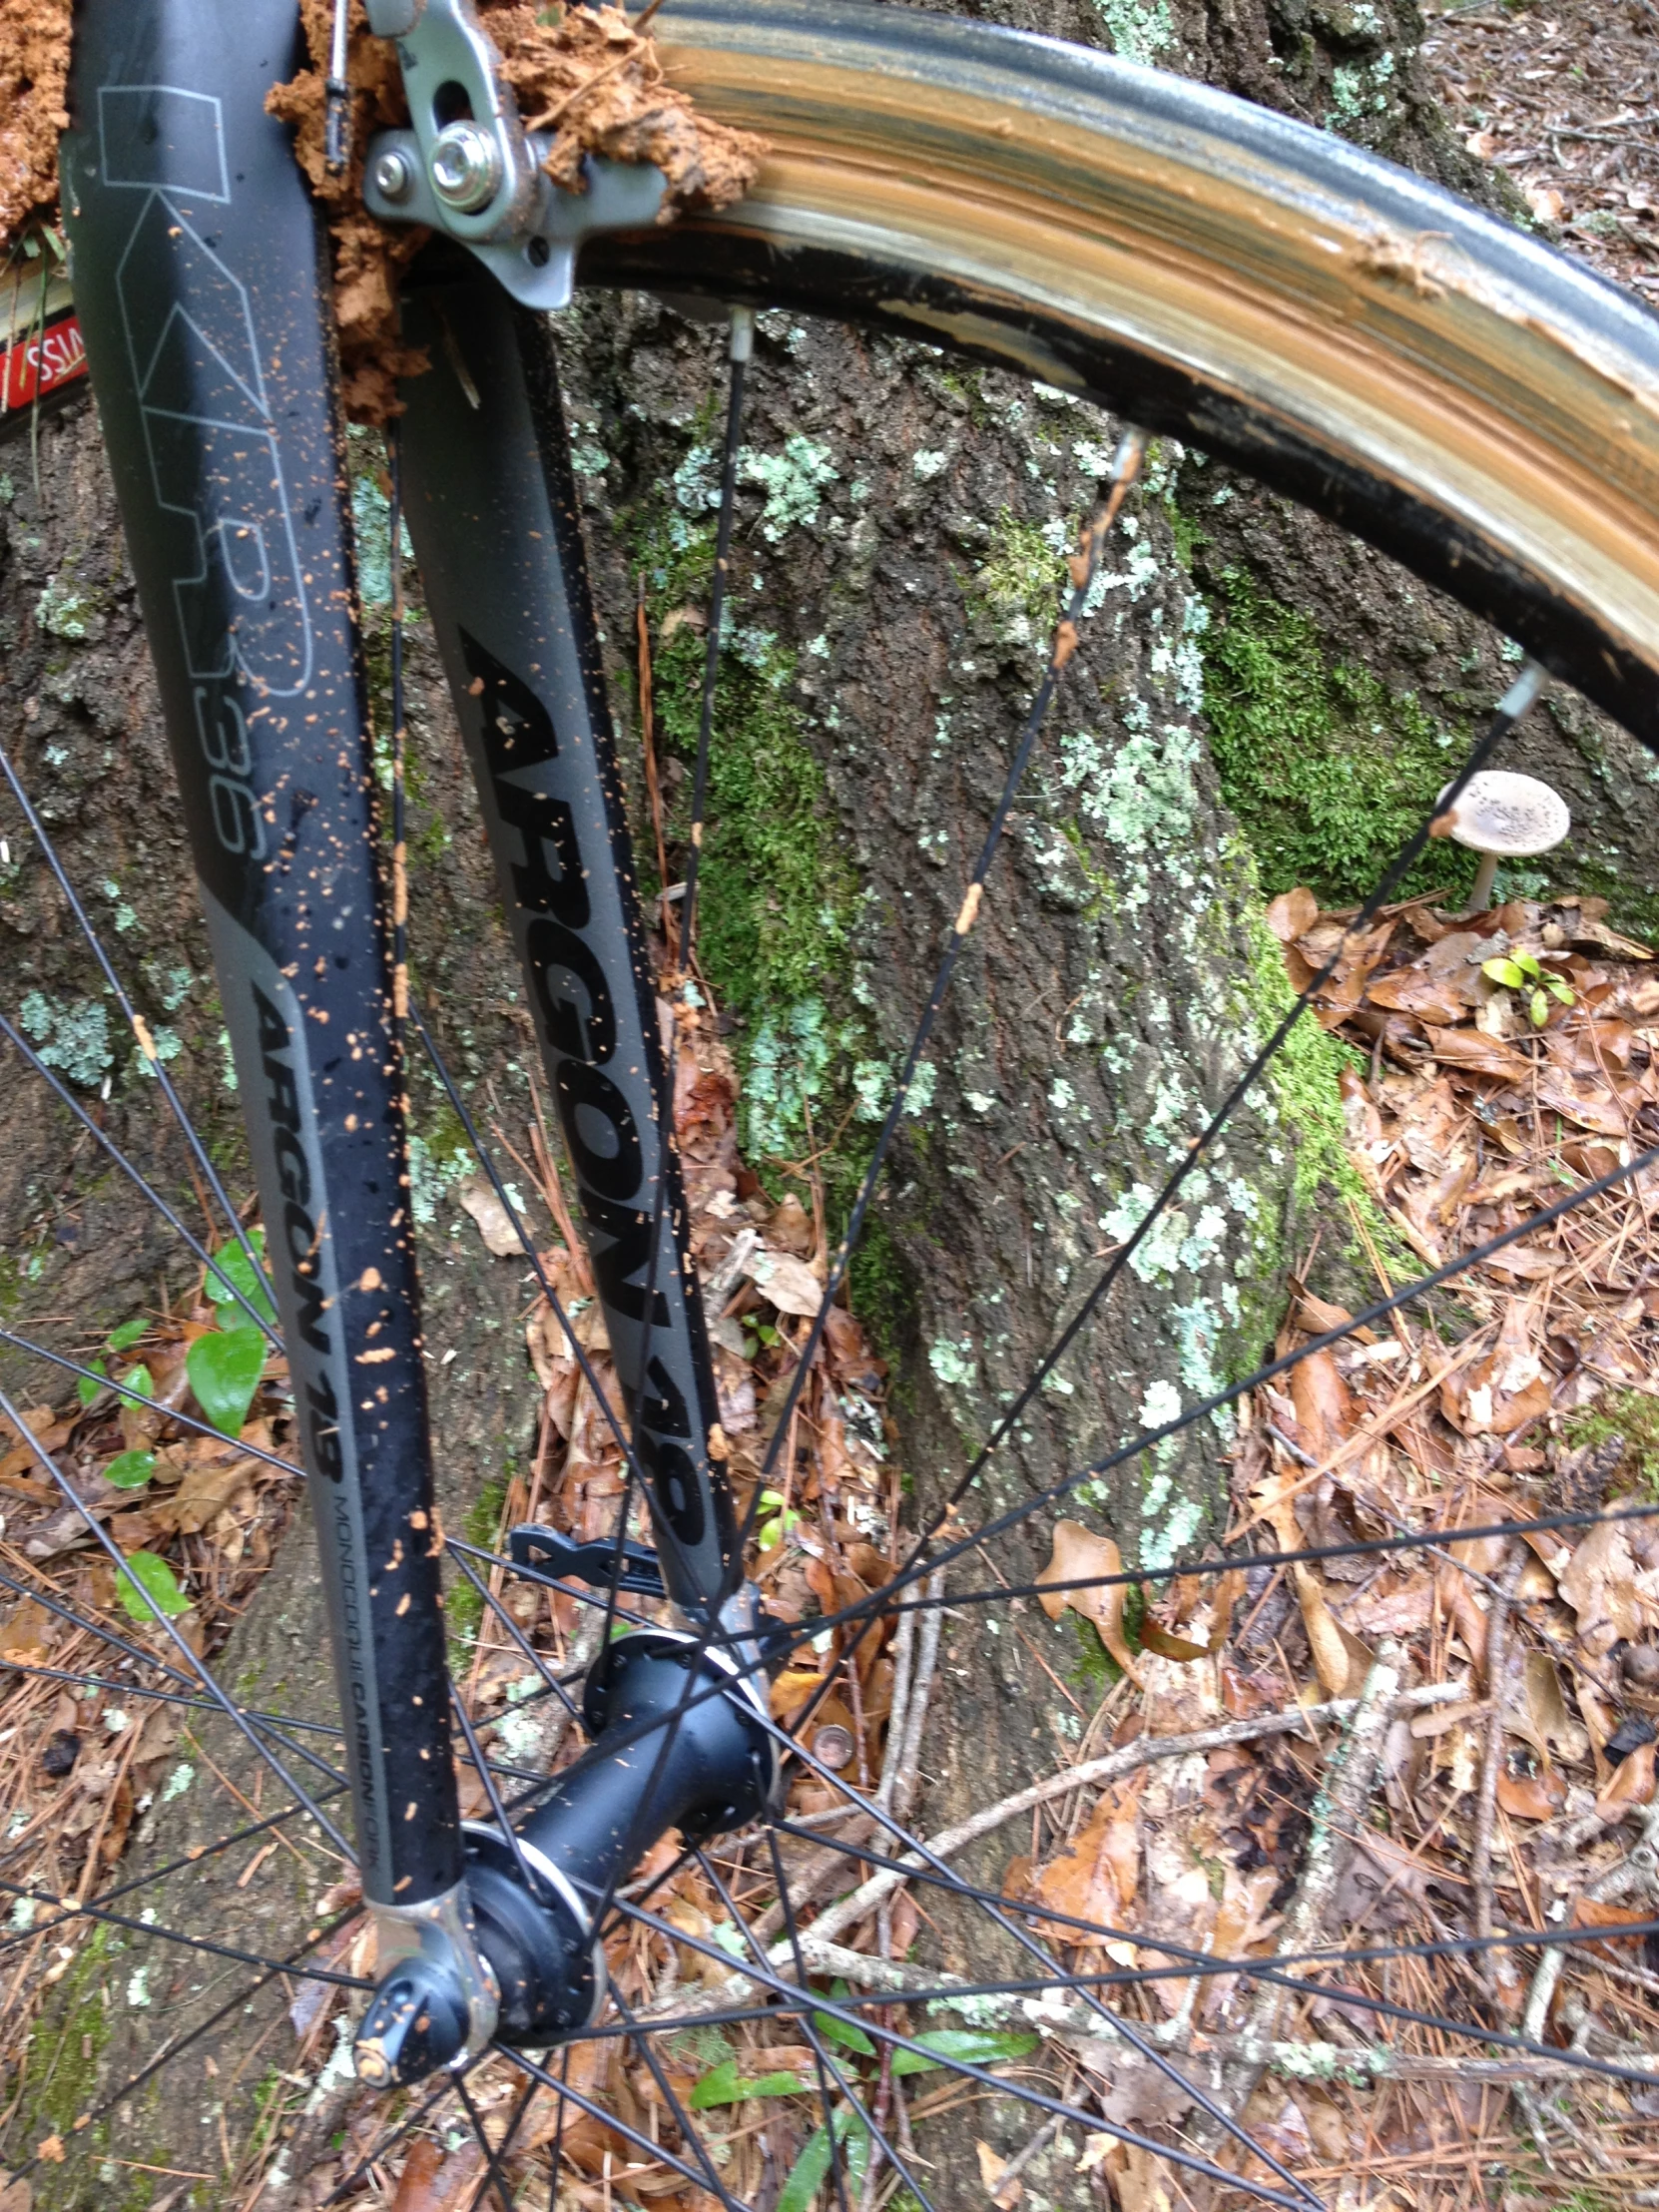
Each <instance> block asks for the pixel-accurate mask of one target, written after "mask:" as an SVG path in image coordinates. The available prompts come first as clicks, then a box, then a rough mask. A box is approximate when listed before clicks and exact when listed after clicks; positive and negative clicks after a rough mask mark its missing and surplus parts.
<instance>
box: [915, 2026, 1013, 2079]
mask: <svg viewBox="0 0 1659 2212" xmlns="http://www.w3.org/2000/svg"><path fill="white" fill-rule="evenodd" d="M915 2040H916V2041H917V2042H918V2043H920V2045H921V2046H922V2050H926V2051H937V2053H938V2056H937V2057H936V2058H924V2057H923V2056H922V2054H921V2051H918V2050H895V2051H894V2052H893V2054H892V2070H893V2072H894V2073H895V2074H913V2073H924V2072H925V2071H926V2070H927V2069H928V2068H929V2067H931V2066H937V2065H940V2064H942V2063H943V2061H944V2060H945V2059H947V2058H963V2059H966V2061H967V2063H968V2064H969V2065H970V2066H994V2065H995V2064H996V2063H997V2062H998V2060H999V2059H1003V2058H1023V2057H1024V2056H1025V2054H1026V2052H1027V2051H1030V2050H1035V2049H1036V2047H1037V2045H1038V2043H1039V2042H1040V2041H1041V2040H1042V2038H1041V2037H1040V2036H1037V2035H1026V2034H1022V2033H1020V2031H1019V2030H1018V2029H1017V2028H1006V2029H998V2028H990V2027H932V2028H929V2029H928V2031H927V2033H926V2034H925V2035H918V2036H916V2037H915Z"/></svg>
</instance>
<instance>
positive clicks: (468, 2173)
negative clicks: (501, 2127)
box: [391, 2135, 484, 2212]
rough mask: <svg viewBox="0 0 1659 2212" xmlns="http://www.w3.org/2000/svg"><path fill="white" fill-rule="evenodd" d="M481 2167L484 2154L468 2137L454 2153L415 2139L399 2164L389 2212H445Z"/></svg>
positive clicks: (475, 2176)
mask: <svg viewBox="0 0 1659 2212" xmlns="http://www.w3.org/2000/svg"><path fill="white" fill-rule="evenodd" d="M483 2163H484V2154H483V2151H482V2150H481V2148H480V2147H479V2144H478V2141H477V2139H476V2137H469V2138H468V2140H467V2141H466V2142H464V2143H463V2144H462V2145H461V2147H460V2148H459V2149H458V2150H453V2151H446V2150H444V2149H443V2147H442V2146H441V2144H438V2143H434V2142H433V2141H432V2140H431V2139H430V2137H428V2136H425V2135H421V2136H417V2137H416V2139H415V2144H414V2148H413V2149H412V2150H411V2151H410V2152H409V2155H408V2157H407V2158H406V2159H405V2160H404V2161H403V2171H402V2173H401V2175H400V2176H399V2177H398V2182H397V2194H396V2196H394V2197H393V2198H392V2200H391V2212H448V2208H449V2207H450V2206H451V2205H452V2204H454V2203H455V2201H456V2200H457V2198H458V2197H459V2196H460V2195H461V2193H462V2191H463V2190H465V2189H466V2187H467V2185H468V2184H469V2183H470V2182H473V2181H475V2180H476V2178H477V2175H478V2170H479V2168H480V2167H481V2166H482V2165H483Z"/></svg>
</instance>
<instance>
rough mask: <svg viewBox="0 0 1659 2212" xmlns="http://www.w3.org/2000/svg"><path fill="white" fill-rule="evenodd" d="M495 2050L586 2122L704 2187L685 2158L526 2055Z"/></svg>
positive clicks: (510, 2049) (505, 2048) (700, 2175)
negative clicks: (566, 2101) (568, 2104)
mask: <svg viewBox="0 0 1659 2212" xmlns="http://www.w3.org/2000/svg"><path fill="white" fill-rule="evenodd" d="M497 2047H498V2048H499V2049H500V2052H501V2055H502V2057H503V2058H505V2059H507V2060H508V2061H509V2063H510V2064H512V2065H514V2066H517V2067H518V2068H519V2069H520V2071H521V2072H523V2073H527V2074H528V2075H529V2076H530V2077H531V2079H532V2080H534V2081H539V2082H540V2083H541V2085H542V2087H543V2088H544V2089H552V2090H553V2091H554V2092H555V2093H556V2094H557V2095H558V2096H560V2097H561V2098H568V2099H569V2101H570V2102H571V2103H572V2104H574V2105H575V2107H576V2109H577V2110H578V2111H579V2112H585V2113H586V2114H587V2115H588V2117H589V2118H590V2119H593V2120H597V2121H598V2122H599V2123H600V2125H601V2126H602V2127H607V2128H610V2129H611V2130H612V2132H613V2133H614V2134H617V2135H620V2136H621V2137H622V2139H623V2141H624V2142H625V2143H632V2144H633V2145H634V2146H635V2148H636V2149H637V2150H642V2151H643V2152H644V2153H645V2155H646V2157H647V2158H648V2159H650V2160H651V2161H652V2162H653V2164H661V2165H664V2166H668V2167H670V2168H671V2169H672V2170H673V2171H674V2172H675V2173H677V2174H679V2175H680V2176H681V2178H682V2179H683V2180H686V2181H691V2182H695V2183H696V2185H697V2186H698V2188H700V2189H702V2188H706V2187H707V2186H708V2184H707V2182H706V2180H705V2178H704V2175H703V2173H702V2172H701V2170H700V2169H699V2168H698V2167H696V2166H691V2165H688V2164H687V2163H686V2161H685V2159H683V2158H680V2157H677V2156H676V2155H675V2153H674V2152H673V2151H671V2150H665V2149H664V2148H663V2146H662V2145H661V2144H660V2143H654V2142H653V2141H652V2140H651V2138H650V2136H649V2135H642V2134H641V2133H640V2131H639V2129H638V2128H637V2127H630V2126H629V2124H628V2122H627V2121H626V2120H624V2119H622V2118H621V2117H619V2115H618V2114H616V2113H614V2112H607V2111H606V2109H605V2107H604V2106H603V2105H602V2104H595V2102H594V2101H593V2099H592V2098H591V2097H586V2096H584V2095H583V2094H582V2092H581V2090H580V2089H573V2088H572V2087H571V2085H570V2082H569V2080H568V2079H566V2080H563V2081H561V2080H560V2079H559V2077H558V2076H557V2075H556V2074H550V2073H549V2072H548V2071H547V2068H546V2067H545V2066H539V2065H537V2063H536V2061H535V2060H534V2059H533V2058H532V2057H531V2056H530V2055H529V2053H528V2052H526V2051H522V2050H519V2049H517V2048H515V2047H514V2046H513V2045H511V2044H507V2043H503V2044H500V2045H498V2046H497Z"/></svg>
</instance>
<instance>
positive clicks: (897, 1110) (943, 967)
mask: <svg viewBox="0 0 1659 2212" xmlns="http://www.w3.org/2000/svg"><path fill="white" fill-rule="evenodd" d="M1146 446H1147V438H1146V433H1145V432H1144V431H1141V430H1128V431H1126V432H1125V433H1124V435H1123V437H1122V438H1121V439H1120V441H1119V443H1118V448H1117V451H1116V452H1115V453H1114V454H1113V456H1112V465H1111V470H1110V480H1111V487H1112V488H1111V492H1110V495H1109V497H1108V498H1107V500H1106V502H1105V503H1104V505H1103V506H1101V507H1100V509H1099V510H1098V512H1097V513H1096V514H1095V516H1094V518H1093V519H1092V521H1091V522H1090V523H1089V524H1088V526H1087V528H1086V530H1085V531H1084V533H1083V537H1082V541H1081V545H1080V548H1079V551H1078V553H1077V554H1076V555H1075V556H1074V558H1073V561H1072V594H1071V598H1070V601H1069V602H1068V605H1067V610H1066V613H1065V615H1064V616H1063V617H1062V619H1061V621H1060V623H1059V624H1058V626H1057V628H1056V630H1055V635H1054V645H1053V648H1052V650H1051V652H1050V654H1049V659H1048V666H1047V668H1046V669H1045V670H1044V672H1043V678H1042V682H1041V683H1040V684H1039V685H1038V687H1037V692H1036V696H1035V698H1034V699H1033V700H1032V702H1031V706H1030V710H1029V712H1028V713H1027V715H1026V719H1025V727H1024V729H1023V730H1022V731H1021V733H1020V737H1019V742H1018V743H1017V745H1016V746H1015V748H1014V753H1013V758H1012V760H1011V761H1010V763H1009V765H1008V770H1007V774H1006V776H1005V778H1004V780H1003V785H1002V790H1001V793H1000V795H999V797H998V800H997V804H996V808H995V811H994V812H993V814H992V816H991V821H990V827H989V828H988V829H987V830H986V832H985V837H984V841H983V842H982V844H981V845H980V848H979V855H978V858H977V859H976V860H975V862H974V865H973V872H972V874H971V875H970V876H969V878H968V883H967V887H966V889H965V891H964V893H963V896H962V903H961V905H960V907H959V908H958V909H957V913H956V919H955V921H954V922H953V923H952V925H951V929H950V935H949V938H948V940H947V942H946V945H945V950H944V953H943V956H942V957H941V959H940V961H939V964H938V968H937V970H936V971H935V973H934V977H933V984H932V988H931V990H930V991H929V992H928V994H927V1003H926V1005H925V1006H924V1007H923V1009H922V1013H921V1017H920V1019H919V1020H918V1021H917V1023H916V1026H915V1029H914V1031H913V1032H912V1034H911V1038H910V1044H909V1049H908V1050H907V1052H906V1054H905V1057H904V1065H903V1068H902V1070H901V1071H900V1073H899V1077H898V1081H897V1083H896V1085H895V1086H894V1089H893V1094H892V1097H891V1099H890V1101H889V1102H888V1106H887V1111H886V1115H885V1118H884V1119H883V1121H882V1123H881V1127H880V1130H879V1133H878V1134H877V1136H876V1139H875V1144H874V1147H873V1148H872V1150H871V1153H870V1157H869V1163H868V1165H867V1166H866V1168H865V1169H864V1173H863V1176H862V1178H861V1180H860V1182H859V1185H858V1192H857V1196H856V1197H855V1198H854V1200H853V1202H852V1207H851V1211H850V1213H849V1214H848V1216H847V1224H846V1229H845V1231H844V1232H843V1234H842V1236H841V1240H840V1243H839V1245H838V1246H837V1247H836V1250H835V1254H834V1257H833V1259H832V1260H831V1261H830V1269H829V1273H828V1275H827V1277H826V1280H825V1285H824V1293H823V1296H822V1297H821V1299H820V1301H819V1309H818V1312H817V1314H816V1315H815V1316H814V1317H813V1321H812V1326H811V1327H810V1329H809V1330H808V1332H807V1338H806V1341H805V1343H804V1344H803V1345H802V1347H801V1350H800V1352H799V1354H798V1356H797V1360H796V1366H795V1373H794V1375H793V1377H792V1379H791V1382H790V1386H789V1389H788V1391H787V1392H786V1393H785V1397H784V1403H783V1409H782V1411H781V1413H780V1415H779V1419H778V1426H777V1427H776V1428H775V1429H774V1431H773V1437H772V1442H771V1443H770V1444H769V1445H768V1447H767V1453H766V1457H765V1459H764V1460H763V1462H762V1465H761V1476H760V1481H759V1482H758V1483H757V1484H756V1486H755V1493H754V1496H753V1497H752V1498H751V1500H750V1505H749V1510H748V1512H747V1513H746V1515H745V1517H744V1526H743V1530H742V1537H741V1543H740V1549H741V1548H742V1546H743V1545H746V1544H747V1543H748V1542H749V1540H750V1538H751V1536H752V1535H753V1533H754V1522H755V1518H756V1515H757V1513H758V1511H759V1509H760V1499H761V1492H762V1490H763V1488H764V1487H765V1485H766V1483H767V1482H768V1481H769V1480H770V1478H771V1475H772V1472H773V1469H774V1467H775V1466H776V1464H777V1460H778V1454H779V1452H780V1451H781V1450H782V1449H783V1439H784V1438H785V1437H786V1436H787V1435H788V1433H789V1430H790V1422H791V1416H792V1415H793V1414H794V1412H795V1408H796V1406H797V1405H798V1404H799V1402H800V1399H801V1391H802V1388H803V1386H804V1384H805V1383H806V1380H807V1376H808V1373H809V1372H810V1370H811V1368H812V1365H813V1361H814V1358H815V1357H816V1355H817V1352H818V1348H819V1345H820V1344H821V1343H822V1341H823V1337H824V1331H825V1328H826V1327H827V1325H828V1322H829V1318H830V1307H831V1306H832V1304H833V1303H834V1299H835V1294H836V1292H837V1291H838V1290H839V1289H840V1286H841V1282H842V1280H843V1278H844V1277H845V1274H846V1270H847V1267H848V1265H849V1263H850V1261H851V1258H852V1249H853V1247H854V1245H856V1243H857V1241H858V1236H859V1232H860V1231H861V1230H862V1228H863V1223H864V1216H865V1214H866V1213H867V1212H868V1210H869V1203H870V1200H871V1199H872V1198H873V1196H874V1194H875V1185H876V1182H877V1180H878V1179H879V1176H880V1173H881V1167H882V1164H883V1162H884V1161H885V1159H886V1156H887V1153H888V1151H889V1150H890V1148H891V1145H892V1141H893V1138H894V1136H895V1135H896V1133H897V1130H898V1124H899V1121H900V1119H901V1117H902V1115H903V1112H904V1108H905V1106H906V1104H907V1103H908V1100H909V1096H910V1091H911V1087H912V1085H913V1084H914V1082H915V1075H916V1069H917V1068H918V1067H919V1066H920V1064H921V1056H922V1054H923V1052H925V1051H926V1049H927V1041H928V1039H929V1038H930V1037H931V1035H932V1033H933V1025H934V1023H935V1021H936V1020H937V1019H938V1014H939V1009H940V1007H941V1006H942V1005H943V1004H944V1000H945V995H946V993H947V992H948V990H949V988H950V982H951V977H952V976H953V975H954V973H955V971H956V962H957V960H958V959H959V958H960V956H961V951H962V947H963V946H964V945H965V944H966V942H967V940H968V936H969V934H970V933H971V931H972V928H973V925H974V922H975V921H976V920H977V918H978V914H979V908H980V904H981V902H982V900H983V898H984V891H985V881H986V878H987V876H988V875H989V873H990V869H991V863H992V861H993V860H994V859H995V857H996V853H997V848H998V846H999V845H1000V844H1001V842H1002V833H1003V831H1004V830H1005V829H1006V828H1007V824H1008V817H1009V814H1010V813H1011V812H1012V809H1013V804H1014V800H1015V797H1016V796H1017V794H1018V792H1019V787H1020V785H1021V784H1022V783H1023V781H1024V778H1025V771H1026V769H1027V767H1028V766H1029V765H1030V760H1031V755H1032V753H1033V751H1034V750H1035V747H1036V743H1037V739H1038V737H1039V736H1040V735H1041V733H1042V728H1043V725H1044V723H1045V722H1046V721H1047V719H1048V710H1049V707H1050V705H1051V704H1052V702H1053V699H1054V694H1055V692H1056V690H1057V689H1058V688H1059V682H1060V676H1061V673H1062V671H1063V670H1064V668H1065V666H1066V664H1067V662H1068V661H1069V660H1070V658H1071V656H1072V654H1073V652H1074V651H1075V650H1076V646H1077V635H1078V626H1079V625H1080V624H1081V622H1082V621H1083V619H1084V614H1085V610H1086V607H1087V603H1088V596H1089V588H1090V586H1091V585H1092V584H1093V582H1094V578H1095V572H1096V570H1097V569H1098V567H1099V565H1100V557H1101V552H1102V550H1103V548H1104V546H1105V543H1106V536H1107V533H1108V531H1109V530H1110V529H1111V527H1112V524H1113V523H1114V522H1115V521H1116V519H1117V516H1118V511H1119V509H1120V508H1121V507H1122V505H1123V502H1124V500H1125V499H1126V498H1127V497H1128V495H1129V491H1130V488H1131V487H1132V485H1133V484H1134V482H1135V479H1136V477H1137V476H1138V475H1139V473H1140V467H1141V462H1142V460H1143V459H1144V457H1145V454H1146Z"/></svg>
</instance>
